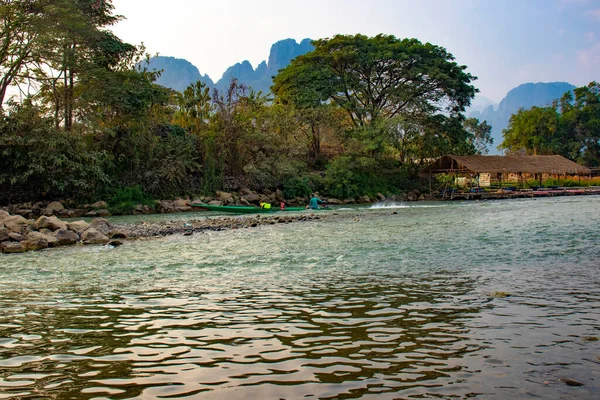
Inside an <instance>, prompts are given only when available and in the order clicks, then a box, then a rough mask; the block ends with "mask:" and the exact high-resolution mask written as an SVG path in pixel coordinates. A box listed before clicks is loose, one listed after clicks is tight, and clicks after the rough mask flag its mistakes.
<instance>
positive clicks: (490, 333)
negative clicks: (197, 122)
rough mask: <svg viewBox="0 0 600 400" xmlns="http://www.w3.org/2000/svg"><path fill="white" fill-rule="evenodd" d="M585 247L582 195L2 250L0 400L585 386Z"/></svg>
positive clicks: (591, 358)
mask: <svg viewBox="0 0 600 400" xmlns="http://www.w3.org/2000/svg"><path fill="white" fill-rule="evenodd" d="M203 215H206V214H203ZM196 217H197V216H196ZM138 218H139V217H138ZM154 218H168V217H165V216H161V217H154ZM177 218H191V215H190V214H185V215H183V214H182V215H179V216H178V217H177ZM599 244H600V196H581V197H560V198H549V199H522V200H509V201H488V202H457V203H411V204H408V205H399V206H395V205H392V206H387V207H385V206H384V207H373V208H356V209H349V210H344V209H342V210H338V211H337V212H336V213H335V215H332V216H331V217H330V218H325V219H323V220H321V221H316V222H307V223H295V224H277V225H267V226H259V227H257V228H250V229H242V230H235V231H221V232H207V233H201V234H195V235H193V236H189V237H184V236H181V235H174V236H170V237H165V238H160V239H151V240H138V241H128V242H126V243H125V244H124V245H123V246H121V247H118V248H110V247H104V246H90V247H80V246H75V247H70V248H59V249H51V250H48V251H41V252H33V253H26V254H17V255H0V398H11V399H46V398H53V399H106V398H110V399H133V398H135V399H155V398H167V399H180V398H185V399H191V398H194V399H195V398H199V399H283V398H285V399H301V398H304V399H350V398H364V399H410V398H470V397H475V398H482V399H508V398H515V399H516V398H518V399H521V398H538V399H539V398H543V399H563V398H569V399H592V398H600V358H599V357H600V341H599V340H598V339H599V338H600V246H599ZM564 378H569V379H574V380H576V381H578V382H580V383H582V384H583V386H570V385H567V384H566V383H565V382H564V381H561V379H564Z"/></svg>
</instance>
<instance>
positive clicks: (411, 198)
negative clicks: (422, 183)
mask: <svg viewBox="0 0 600 400" xmlns="http://www.w3.org/2000/svg"><path fill="white" fill-rule="evenodd" d="M418 199H419V196H418V195H417V194H416V193H415V192H410V193H408V195H407V196H406V200H408V201H417V200H418Z"/></svg>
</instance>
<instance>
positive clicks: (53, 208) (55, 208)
mask: <svg viewBox="0 0 600 400" xmlns="http://www.w3.org/2000/svg"><path fill="white" fill-rule="evenodd" d="M64 210H65V207H64V206H63V205H62V203H61V202H60V201H53V202H52V203H50V204H48V205H47V206H46V209H45V210H44V215H46V216H48V217H50V216H52V215H57V214H60V213H61V212H63V211H64Z"/></svg>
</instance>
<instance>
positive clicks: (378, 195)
mask: <svg viewBox="0 0 600 400" xmlns="http://www.w3.org/2000/svg"><path fill="white" fill-rule="evenodd" d="M377 200H379V201H385V196H384V195H383V194H381V193H377Z"/></svg>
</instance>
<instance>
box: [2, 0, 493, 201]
mask: <svg viewBox="0 0 600 400" xmlns="http://www.w3.org/2000/svg"><path fill="white" fill-rule="evenodd" d="M0 6H1V9H0V18H2V22H3V23H2V25H1V26H0V30H1V38H2V39H1V40H2V43H1V45H0V85H1V86H0V100H1V101H0V103H2V109H1V111H0V113H1V115H0V154H1V157H0V202H2V203H6V202H17V201H35V200H42V199H56V198H75V199H78V200H91V199H94V198H96V199H97V198H99V197H102V198H105V199H110V198H116V197H119V196H121V194H123V193H125V194H127V196H125V197H127V198H128V199H129V197H131V198H132V199H133V197H136V199H137V198H138V197H139V198H144V199H146V200H147V196H151V197H155V198H159V197H163V198H167V197H172V196H182V195H193V194H201V193H205V194H211V193H213V192H214V191H215V190H218V189H224V190H237V189H241V188H250V189H257V190H260V189H267V188H268V189H271V190H272V189H275V188H278V189H281V190H283V192H284V193H285V195H286V196H288V197H293V196H304V195H306V194H307V193H309V192H310V191H311V190H320V191H321V193H322V194H325V195H328V196H333V197H339V198H349V197H357V196H360V195H365V194H367V195H374V194H375V193H377V192H383V193H395V192H399V191H403V190H407V189H409V188H411V187H413V186H415V185H418V181H417V179H416V176H417V173H418V171H419V170H420V168H421V167H422V165H423V163H425V162H426V161H427V160H429V159H431V158H433V157H437V156H440V155H443V154H446V153H454V154H475V153H485V152H486V151H487V147H488V146H489V144H490V141H491V140H490V127H489V126H488V125H487V124H485V123H479V121H477V120H472V119H471V120H468V119H466V118H465V117H464V110H465V107H466V106H468V105H469V104H470V101H471V99H472V98H473V96H474V95H475V93H476V89H475V87H474V86H473V85H472V82H473V81H474V79H475V77H473V76H472V75H470V74H468V73H467V72H466V67H465V66H460V65H458V64H457V63H456V62H455V61H454V58H453V56H452V55H451V54H450V53H448V52H447V51H446V50H445V49H444V48H442V47H439V46H435V45H432V44H429V43H421V42H419V41H418V40H416V39H397V38H395V37H393V36H386V35H379V36H376V37H366V36H363V35H356V36H342V35H338V36H335V37H334V38H331V39H322V40H317V41H315V42H314V46H315V50H314V51H313V52H311V53H308V54H306V55H304V56H301V57H298V58H297V59H296V60H295V61H293V62H292V63H291V64H290V65H289V66H288V67H287V68H285V69H283V70H282V71H281V72H280V74H279V75H277V77H276V78H275V80H274V86H273V88H272V91H273V93H274V96H273V97H272V98H268V97H266V96H265V95H264V94H263V93H261V92H258V93H256V92H253V91H251V90H247V88H245V87H244V86H243V85H240V84H238V83H237V82H236V81H235V80H233V81H232V82H231V85H230V87H229V88H228V90H224V91H223V90H221V91H212V92H211V91H210V90H209V89H208V88H206V87H205V86H204V85H203V84H202V83H201V82H197V83H195V84H193V85H190V87H188V88H187V89H186V90H185V91H184V92H183V93H177V92H174V91H171V90H169V89H166V88H164V87H162V86H159V85H156V84H155V83H154V82H155V80H156V78H157V74H156V73H153V72H149V71H148V70H146V69H144V68H143V65H144V63H140V61H141V60H143V59H144V49H143V48H142V47H139V46H133V45H131V44H128V43H124V42H122V41H121V40H120V39H119V38H118V37H116V36H115V35H113V34H112V33H111V31H110V30H109V29H108V28H109V27H110V26H111V25H113V24H114V23H116V22H117V21H118V20H119V19H120V17H119V16H116V15H114V13H113V6H112V3H111V1H110V0H104V1H99V0H20V1H19V0H3V1H0ZM11 86H12V87H18V88H20V93H21V95H20V97H19V101H15V100H11V101H8V102H6V99H7V91H6V89H7V88H8V87H11ZM132 188H134V189H132ZM134 194H135V196H134ZM115 196H116V197H115ZM128 201H129V200H128ZM130 201H131V202H133V201H134V200H130ZM135 201H139V200H135Z"/></svg>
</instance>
